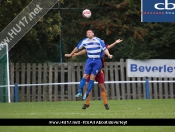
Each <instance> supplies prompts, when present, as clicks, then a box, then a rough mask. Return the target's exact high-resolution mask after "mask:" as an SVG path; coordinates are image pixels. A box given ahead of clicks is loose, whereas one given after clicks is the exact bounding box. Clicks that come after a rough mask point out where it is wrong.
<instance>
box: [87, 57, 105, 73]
mask: <svg viewBox="0 0 175 132" xmlns="http://www.w3.org/2000/svg"><path fill="white" fill-rule="evenodd" d="M101 69H102V64H101V59H100V58H98V59H92V58H88V59H87V61H86V65H85V68H84V74H88V75H90V74H94V75H97V74H98V73H99V72H100V70H101Z"/></svg>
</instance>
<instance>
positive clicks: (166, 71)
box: [126, 59, 175, 78]
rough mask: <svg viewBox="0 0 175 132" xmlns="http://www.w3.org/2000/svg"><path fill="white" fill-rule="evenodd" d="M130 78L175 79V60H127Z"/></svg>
mask: <svg viewBox="0 0 175 132" xmlns="http://www.w3.org/2000/svg"><path fill="white" fill-rule="evenodd" d="M126 63H127V64H126V66H127V76H128V77H170V78H174V77H175V60H173V59H149V60H134V59H127V61H126Z"/></svg>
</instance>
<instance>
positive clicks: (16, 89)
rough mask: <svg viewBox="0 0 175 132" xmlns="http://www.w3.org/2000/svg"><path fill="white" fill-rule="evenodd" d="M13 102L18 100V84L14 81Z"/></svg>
mask: <svg viewBox="0 0 175 132" xmlns="http://www.w3.org/2000/svg"><path fill="white" fill-rule="evenodd" d="M14 102H18V84H17V83H15V87H14Z"/></svg>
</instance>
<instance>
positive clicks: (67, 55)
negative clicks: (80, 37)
mask: <svg viewBox="0 0 175 132" xmlns="http://www.w3.org/2000/svg"><path fill="white" fill-rule="evenodd" d="M77 51H78V48H77V47H75V48H74V50H73V51H72V52H71V53H70V54H65V57H72V56H73V54H74V53H75V52H77Z"/></svg>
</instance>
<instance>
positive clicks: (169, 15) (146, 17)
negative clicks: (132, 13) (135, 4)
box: [141, 0, 175, 22]
mask: <svg viewBox="0 0 175 132" xmlns="http://www.w3.org/2000/svg"><path fill="white" fill-rule="evenodd" d="M141 22H175V0H142V3H141Z"/></svg>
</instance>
